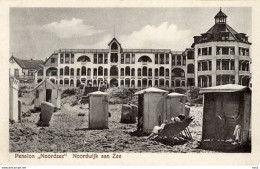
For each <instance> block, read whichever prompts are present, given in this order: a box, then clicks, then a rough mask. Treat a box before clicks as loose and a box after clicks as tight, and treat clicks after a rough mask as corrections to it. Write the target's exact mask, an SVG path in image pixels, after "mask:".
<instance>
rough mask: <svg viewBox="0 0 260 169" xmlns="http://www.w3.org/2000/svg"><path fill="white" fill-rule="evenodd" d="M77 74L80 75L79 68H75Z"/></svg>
mask: <svg viewBox="0 0 260 169" xmlns="http://www.w3.org/2000/svg"><path fill="white" fill-rule="evenodd" d="M77 76H80V68H77Z"/></svg>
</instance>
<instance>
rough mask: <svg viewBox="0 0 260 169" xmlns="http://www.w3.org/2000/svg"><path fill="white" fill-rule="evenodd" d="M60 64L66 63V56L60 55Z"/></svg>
mask: <svg viewBox="0 0 260 169" xmlns="http://www.w3.org/2000/svg"><path fill="white" fill-rule="evenodd" d="M60 63H61V64H63V63H64V55H63V53H61V54H60Z"/></svg>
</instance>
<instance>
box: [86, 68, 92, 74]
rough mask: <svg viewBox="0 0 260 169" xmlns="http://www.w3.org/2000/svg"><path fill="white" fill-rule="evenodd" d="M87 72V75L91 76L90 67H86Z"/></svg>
mask: <svg viewBox="0 0 260 169" xmlns="http://www.w3.org/2000/svg"><path fill="white" fill-rule="evenodd" d="M87 73H88V74H87V75H88V76H91V69H90V68H88V72H87Z"/></svg>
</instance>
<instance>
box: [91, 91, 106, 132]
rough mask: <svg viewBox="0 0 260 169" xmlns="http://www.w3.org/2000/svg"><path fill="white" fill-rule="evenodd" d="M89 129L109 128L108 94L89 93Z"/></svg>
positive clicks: (99, 92)
mask: <svg viewBox="0 0 260 169" xmlns="http://www.w3.org/2000/svg"><path fill="white" fill-rule="evenodd" d="M88 95H89V100H90V102H89V129H108V94H107V93H104V92H101V91H96V92H92V93H89V94H88Z"/></svg>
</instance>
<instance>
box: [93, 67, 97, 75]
mask: <svg viewBox="0 0 260 169" xmlns="http://www.w3.org/2000/svg"><path fill="white" fill-rule="evenodd" d="M93 76H97V68H94V74H93Z"/></svg>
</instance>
